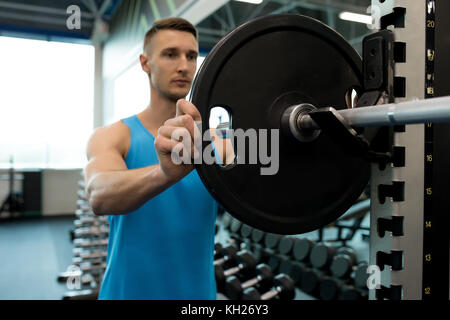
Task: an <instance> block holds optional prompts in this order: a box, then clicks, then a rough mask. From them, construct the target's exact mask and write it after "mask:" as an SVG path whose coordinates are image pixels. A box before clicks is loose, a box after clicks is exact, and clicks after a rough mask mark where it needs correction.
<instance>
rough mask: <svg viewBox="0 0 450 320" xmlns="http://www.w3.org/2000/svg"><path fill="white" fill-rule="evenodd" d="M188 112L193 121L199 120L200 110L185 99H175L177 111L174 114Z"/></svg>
mask: <svg viewBox="0 0 450 320" xmlns="http://www.w3.org/2000/svg"><path fill="white" fill-rule="evenodd" d="M183 114H188V115H190V116H191V117H192V119H194V121H201V120H202V117H201V115H200V111H198V109H197V107H196V106H195V105H194V104H193V103H192V102H189V101H187V100H185V99H180V100H178V101H177V112H176V115H177V116H179V115H183Z"/></svg>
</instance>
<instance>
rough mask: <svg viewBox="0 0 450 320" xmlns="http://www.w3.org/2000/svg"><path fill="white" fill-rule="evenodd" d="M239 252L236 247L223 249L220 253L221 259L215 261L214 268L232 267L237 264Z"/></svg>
mask: <svg viewBox="0 0 450 320" xmlns="http://www.w3.org/2000/svg"><path fill="white" fill-rule="evenodd" d="M237 254H238V250H237V248H236V247H235V246H227V247H225V248H222V250H221V252H220V256H221V258H219V259H216V260H214V266H222V265H223V266H224V267H231V265H233V264H235V262H236V256H237Z"/></svg>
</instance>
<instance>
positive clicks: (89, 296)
mask: <svg viewBox="0 0 450 320" xmlns="http://www.w3.org/2000/svg"><path fill="white" fill-rule="evenodd" d="M99 291H100V290H99V289H98V288H97V289H88V290H73V291H67V292H66V293H65V294H64V295H63V298H62V299H63V300H97V299H98V294H99Z"/></svg>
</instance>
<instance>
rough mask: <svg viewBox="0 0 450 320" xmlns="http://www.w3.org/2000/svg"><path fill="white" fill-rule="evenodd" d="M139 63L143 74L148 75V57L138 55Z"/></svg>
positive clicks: (143, 54) (144, 54)
mask: <svg viewBox="0 0 450 320" xmlns="http://www.w3.org/2000/svg"><path fill="white" fill-rule="evenodd" d="M139 61H140V62H141V68H142V70H144V72H145V73H147V74H150V72H151V70H150V64H149V63H148V55H147V54H146V53H142V54H140V55H139Z"/></svg>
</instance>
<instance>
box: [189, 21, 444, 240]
mask: <svg viewBox="0 0 450 320" xmlns="http://www.w3.org/2000/svg"><path fill="white" fill-rule="evenodd" d="M363 81H364V79H363V74H362V60H361V57H360V56H359V54H358V53H357V52H356V51H355V50H354V49H353V48H352V46H351V45H350V44H349V43H348V42H347V41H346V40H345V39H344V38H343V37H342V36H341V35H340V34H338V33H337V32H335V31H334V30H332V29H331V28H329V27H328V26H326V25H325V24H323V23H321V22H320V21H318V20H315V19H312V18H309V17H305V16H302V15H294V14H281V15H271V16H266V17H262V18H257V19H255V20H252V21H250V22H247V23H245V24H243V25H241V26H239V27H237V28H236V29H234V30H233V31H231V32H230V33H229V34H227V35H226V36H225V37H224V38H222V39H221V40H220V41H219V42H218V43H217V44H216V45H215V46H214V48H213V49H212V50H211V51H210V53H209V54H208V56H207V57H206V59H205V60H204V62H203V64H202V65H201V67H200V69H199V72H198V74H197V76H196V78H195V80H194V84H193V87H192V92H191V97H190V99H191V101H192V102H193V103H194V105H195V106H196V107H197V108H198V110H199V112H200V114H201V117H202V129H203V130H207V129H210V126H209V118H210V115H211V110H212V109H214V108H215V107H221V108H224V109H225V110H226V111H227V112H228V114H229V117H230V119H229V129H233V130H235V129H238V128H240V129H242V130H248V129H257V130H260V129H268V130H273V129H276V130H280V132H282V133H283V134H281V135H280V137H279V138H280V139H279V169H278V172H277V173H276V174H274V175H261V174H260V169H261V167H263V166H264V164H262V163H256V164H252V163H250V164H245V165H241V164H237V165H233V166H231V167H230V166H221V165H219V164H216V163H215V164H206V163H200V164H196V169H197V172H198V174H199V176H200V178H201V180H202V182H203V183H204V185H205V186H206V188H207V189H208V191H209V192H210V193H211V195H212V196H213V197H214V198H215V199H216V200H217V201H218V202H219V203H221V205H222V206H223V207H224V208H225V209H226V210H227V211H228V212H229V213H231V214H232V215H233V216H235V217H236V218H237V219H239V220H241V221H242V222H244V223H246V224H248V225H250V226H252V227H255V228H258V229H260V230H263V231H266V232H273V233H278V234H299V233H305V232H309V231H312V230H316V229H318V228H320V227H323V226H325V225H327V224H329V223H331V222H333V221H335V220H336V219H338V218H339V217H340V216H341V215H342V214H344V213H345V212H346V211H347V209H349V208H350V207H351V205H352V204H353V203H354V202H355V201H356V200H357V198H358V197H359V196H360V195H361V193H362V192H363V190H364V189H365V188H366V186H367V184H368V182H369V179H370V171H371V167H370V166H371V161H370V159H369V158H368V157H367V152H351V150H350V151H349V150H348V148H343V147H342V145H341V143H340V141H339V139H341V138H342V137H344V136H345V135H346V134H347V135H349V139H355V141H356V142H357V143H360V145H361V146H363V147H364V146H365V147H367V148H369V145H370V142H371V139H373V137H374V136H375V135H376V133H377V131H378V130H379V127H381V126H392V125H400V124H412V123H426V122H442V121H446V122H447V121H449V122H450V100H449V99H448V98H435V99H428V100H422V101H409V102H402V103H391V104H385V105H377V106H369V107H358V108H356V107H355V108H348V107H349V106H348V101H349V99H348V97H349V93H350V92H352V90H355V91H356V92H361V90H362V89H363ZM355 128H364V129H363V130H355ZM337 133H339V134H337ZM342 134H343V135H342ZM346 139H347V138H346ZM210 143H212V142H211V141H208V140H204V141H202V144H203V145H202V147H203V149H205V148H206V147H207V146H208V145H209V144H210ZM269 144H270V141H269ZM366 151H367V150H366ZM246 152H247V151H246Z"/></svg>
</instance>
